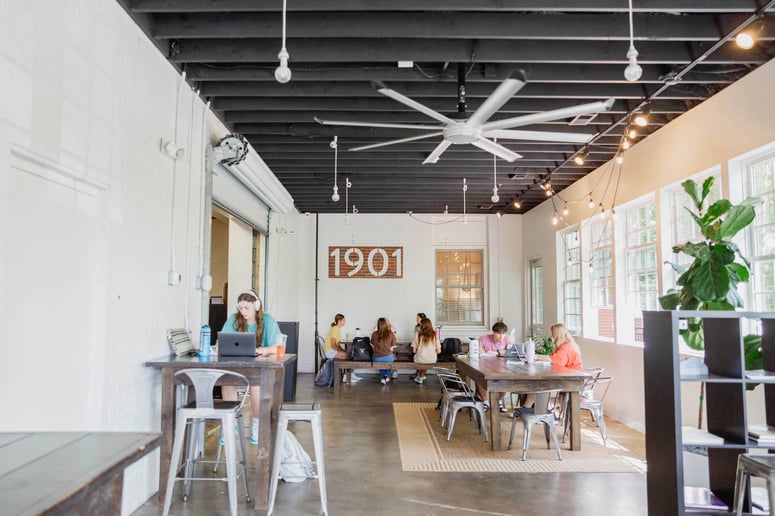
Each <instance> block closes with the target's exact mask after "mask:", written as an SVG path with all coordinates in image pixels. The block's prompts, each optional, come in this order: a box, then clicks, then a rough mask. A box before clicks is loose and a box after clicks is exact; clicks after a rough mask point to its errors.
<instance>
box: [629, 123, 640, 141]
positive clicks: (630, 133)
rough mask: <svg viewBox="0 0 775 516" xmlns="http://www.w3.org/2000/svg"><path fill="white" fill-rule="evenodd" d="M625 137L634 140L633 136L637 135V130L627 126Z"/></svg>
mask: <svg viewBox="0 0 775 516" xmlns="http://www.w3.org/2000/svg"><path fill="white" fill-rule="evenodd" d="M627 137H628V138H629V139H630V140H634V139H635V138H637V137H638V131H636V130H635V128H634V127H632V126H630V127H628V128H627Z"/></svg>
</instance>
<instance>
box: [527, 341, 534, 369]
mask: <svg viewBox="0 0 775 516" xmlns="http://www.w3.org/2000/svg"><path fill="white" fill-rule="evenodd" d="M525 361H526V362H527V363H528V364H532V363H533V362H535V361H536V343H535V342H533V339H532V338H528V339H527V342H525Z"/></svg>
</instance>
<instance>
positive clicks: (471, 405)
mask: <svg viewBox="0 0 775 516" xmlns="http://www.w3.org/2000/svg"><path fill="white" fill-rule="evenodd" d="M441 388H442V389H444V396H445V397H446V399H447V413H446V420H443V421H442V425H441V426H442V427H445V422H446V428H447V441H449V440H450V438H451V437H452V430H453V429H454V428H455V418H456V417H457V413H458V412H459V411H460V410H462V409H468V410H469V412H474V413H476V414H477V417H478V419H477V426H478V427H479V433H482V431H484V440H485V442H490V435H489V433H488V432H487V423H485V421H484V402H483V401H481V400H479V399H477V398H476V395H475V394H474V393H473V392H472V391H471V389H470V388H469V387H468V384H467V383H466V382H464V381H463V379H462V378H461V377H460V376H459V375H454V376H452V375H449V376H448V377H447V378H445V379H444V381H442V382H441Z"/></svg>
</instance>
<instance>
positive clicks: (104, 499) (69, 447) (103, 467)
mask: <svg viewBox="0 0 775 516" xmlns="http://www.w3.org/2000/svg"><path fill="white" fill-rule="evenodd" d="M160 441H161V435H160V434H158V433H140V432H18V433H0V500H2V506H1V508H0V512H2V513H3V514H111V515H116V516H118V515H119V514H121V497H122V492H123V485H124V469H125V468H126V467H127V466H128V465H130V464H132V463H133V462H135V461H136V460H138V459H140V458H141V457H143V456H145V455H146V454H148V453H150V452H151V451H152V450H154V449H156V447H158V446H159V442H160Z"/></svg>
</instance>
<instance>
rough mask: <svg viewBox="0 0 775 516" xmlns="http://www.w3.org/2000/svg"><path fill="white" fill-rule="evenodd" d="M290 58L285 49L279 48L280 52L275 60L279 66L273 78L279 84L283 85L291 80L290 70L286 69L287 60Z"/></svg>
mask: <svg viewBox="0 0 775 516" xmlns="http://www.w3.org/2000/svg"><path fill="white" fill-rule="evenodd" d="M290 57H291V56H290V54H288V51H287V50H286V49H285V47H283V48H281V49H280V52H279V53H278V54H277V59H279V60H280V66H278V67H277V68H275V70H274V78H275V80H276V81H277V82H279V83H280V84H285V83H287V82H288V81H290V80H291V69H290V68H288V59H290Z"/></svg>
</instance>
